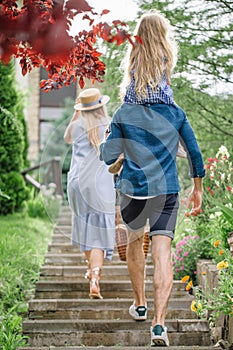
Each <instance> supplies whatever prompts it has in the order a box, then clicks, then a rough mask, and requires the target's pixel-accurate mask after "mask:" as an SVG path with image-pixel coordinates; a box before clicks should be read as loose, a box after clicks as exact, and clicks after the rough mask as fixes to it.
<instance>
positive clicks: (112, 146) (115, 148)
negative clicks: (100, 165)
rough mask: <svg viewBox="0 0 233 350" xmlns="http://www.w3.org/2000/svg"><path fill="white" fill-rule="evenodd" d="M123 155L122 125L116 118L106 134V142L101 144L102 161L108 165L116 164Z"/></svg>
mask: <svg viewBox="0 0 233 350" xmlns="http://www.w3.org/2000/svg"><path fill="white" fill-rule="evenodd" d="M121 153H123V137H122V132H121V127H120V125H119V124H118V123H117V122H116V118H114V117H113V120H112V122H111V124H110V127H108V128H107V130H106V132H105V140H104V141H102V142H101V144H100V159H101V160H103V161H104V162H105V163H106V164H107V165H110V164H112V163H114V162H115V161H116V160H117V158H118V157H119V155H120V154H121Z"/></svg>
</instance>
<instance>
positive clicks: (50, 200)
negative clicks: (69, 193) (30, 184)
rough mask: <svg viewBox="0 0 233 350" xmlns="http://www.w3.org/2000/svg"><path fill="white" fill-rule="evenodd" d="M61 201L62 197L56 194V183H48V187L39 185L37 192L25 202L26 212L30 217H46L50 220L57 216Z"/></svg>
mask: <svg viewBox="0 0 233 350" xmlns="http://www.w3.org/2000/svg"><path fill="white" fill-rule="evenodd" d="M61 203H62V197H61V196H60V195H57V194H56V185H55V184H54V183H50V184H49V185H48V187H46V186H41V191H40V192H39V193H35V192H34V196H33V198H32V199H30V200H29V201H28V202H27V213H28V216H29V217H32V218H36V217H38V218H45V219H46V218H48V219H50V220H51V221H53V220H54V219H56V218H57V216H58V214H59V210H60V207H61Z"/></svg>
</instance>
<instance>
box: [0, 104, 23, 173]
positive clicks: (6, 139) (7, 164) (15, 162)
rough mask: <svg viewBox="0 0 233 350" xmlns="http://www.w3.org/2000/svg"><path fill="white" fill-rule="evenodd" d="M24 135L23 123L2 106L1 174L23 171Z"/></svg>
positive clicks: (0, 108) (0, 129) (0, 135)
mask: <svg viewBox="0 0 233 350" xmlns="http://www.w3.org/2000/svg"><path fill="white" fill-rule="evenodd" d="M23 148H24V142H23V135H22V125H21V123H20V122H19V121H18V120H17V119H16V118H15V117H14V116H13V115H12V114H11V113H10V112H8V111H7V110H6V109H5V108H3V107H0V169H1V175H2V174H3V173H5V174H6V173H8V172H10V171H21V170H22V167H23Z"/></svg>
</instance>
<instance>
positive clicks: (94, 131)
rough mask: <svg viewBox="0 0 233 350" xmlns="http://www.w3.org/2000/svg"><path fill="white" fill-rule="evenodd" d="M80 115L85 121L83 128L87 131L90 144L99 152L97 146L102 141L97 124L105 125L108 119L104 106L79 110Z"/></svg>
mask: <svg viewBox="0 0 233 350" xmlns="http://www.w3.org/2000/svg"><path fill="white" fill-rule="evenodd" d="M81 115H82V116H83V118H84V121H85V129H86V130H87V133H88V139H89V142H90V145H92V146H93V147H94V148H95V149H96V151H97V153H99V146H100V143H101V141H102V140H101V139H100V135H99V126H100V125H106V127H107V125H108V123H109V120H110V119H109V117H108V114H107V109H106V106H102V107H100V108H98V109H94V110H90V111H88V110H87V111H81ZM101 119H102V120H101Z"/></svg>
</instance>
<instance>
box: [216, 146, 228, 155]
mask: <svg viewBox="0 0 233 350" xmlns="http://www.w3.org/2000/svg"><path fill="white" fill-rule="evenodd" d="M220 154H221V155H222V156H226V157H227V158H229V157H230V153H229V152H228V150H227V148H226V146H224V145H222V146H221V147H219V149H218V152H217V153H216V157H217V158H218V157H219V155H220Z"/></svg>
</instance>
